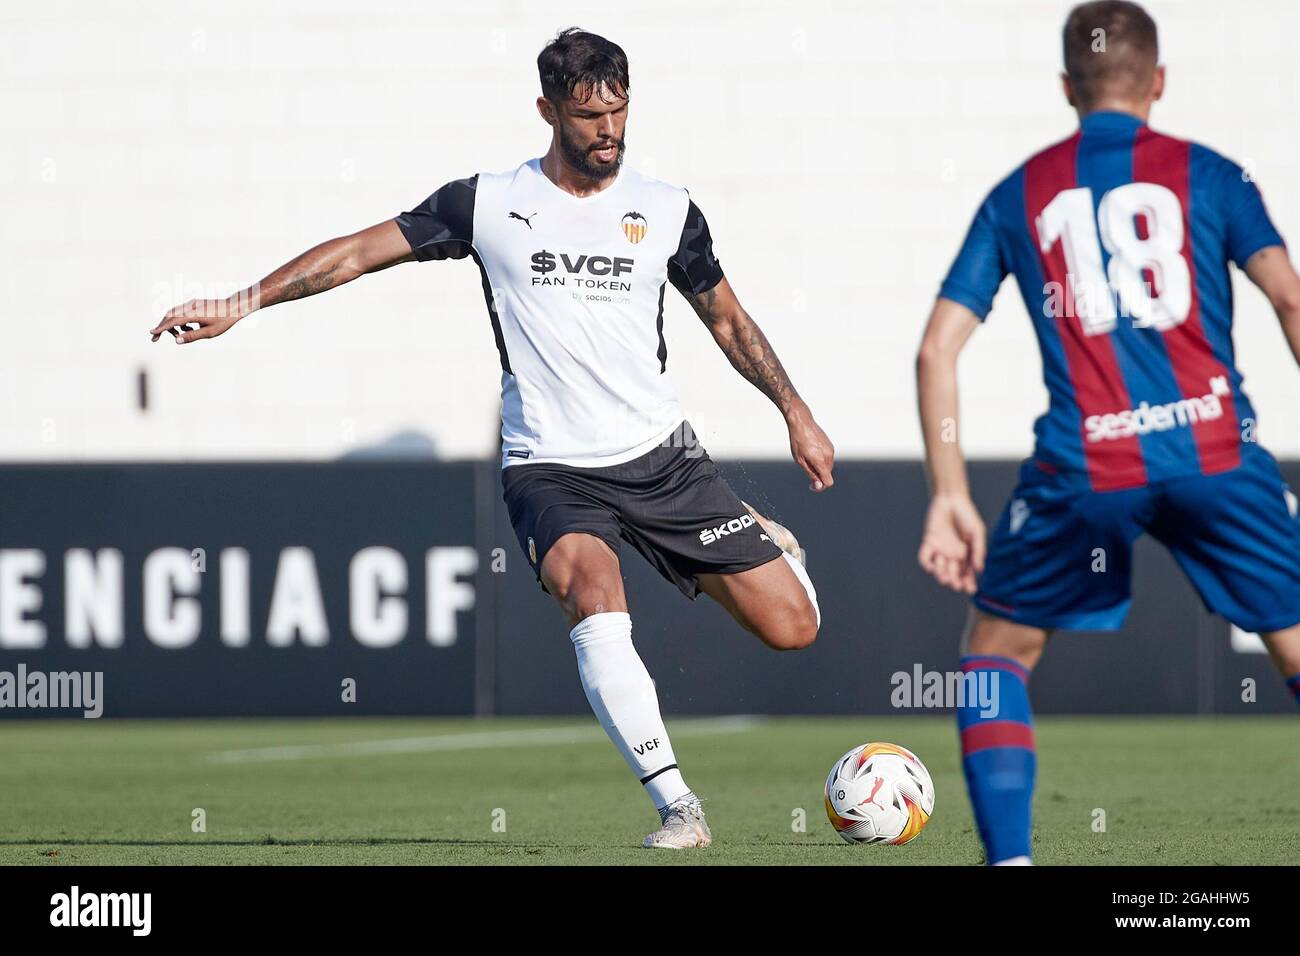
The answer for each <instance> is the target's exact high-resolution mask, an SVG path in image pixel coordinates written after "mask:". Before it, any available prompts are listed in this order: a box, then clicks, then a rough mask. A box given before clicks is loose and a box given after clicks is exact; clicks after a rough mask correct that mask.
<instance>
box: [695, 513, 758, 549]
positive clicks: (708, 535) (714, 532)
mask: <svg viewBox="0 0 1300 956" xmlns="http://www.w3.org/2000/svg"><path fill="white" fill-rule="evenodd" d="M753 524H754V516H753V515H751V514H743V515H741V516H740V517H738V518H732V519H731V520H730V521H728V522H726V523H725V524H720V525H718V526H717V527H716V528H705V529H704V530H703V531H701V532H700V544H704V545H709V544H713V542H715V541H717V540H718V539H719V538H725V537H726V536H727V535H729V534H735V533H736V532H737V531H744V530H745V529H746V528H748V527H751V526H752V525H753Z"/></svg>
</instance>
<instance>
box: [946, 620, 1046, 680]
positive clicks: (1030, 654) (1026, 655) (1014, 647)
mask: <svg viewBox="0 0 1300 956" xmlns="http://www.w3.org/2000/svg"><path fill="white" fill-rule="evenodd" d="M1047 638H1048V632H1047V631H1044V630H1042V629H1040V628H1036V627H1027V626H1025V625H1023V624H1017V623H1015V622H1014V621H1008V620H1005V619H1003V618H1000V617H993V616H992V615H989V614H983V613H977V614H976V615H975V617H974V620H973V621H972V623H971V626H970V631H969V635H968V637H967V639H966V646H965V649H964V651H963V653H964V654H966V655H967V656H971V657H1006V658H1009V659H1010V660H1013V661H1016V662H1017V663H1018V664H1020V665H1021V666H1022V667H1024V668H1026V669H1028V670H1033V669H1034V667H1035V666H1036V665H1037V664H1038V659H1039V658H1040V657H1041V656H1042V654H1043V648H1044V647H1045V646H1046V644H1047Z"/></svg>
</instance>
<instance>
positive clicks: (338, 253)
mask: <svg viewBox="0 0 1300 956" xmlns="http://www.w3.org/2000/svg"><path fill="white" fill-rule="evenodd" d="M414 258H415V255H414V253H412V251H411V246H410V243H408V242H407V240H406V238H405V237H404V236H403V235H402V232H401V230H400V229H398V227H397V224H396V223H395V222H394V221H393V220H391V219H390V220H388V221H386V222H381V223H379V225H377V226H371V227H370V228H369V229H363V230H361V231H360V232H357V233H353V234H352V235H350V236H342V237H340V238H338V239H331V240H329V241H328V242H323V243H321V244H320V245H319V246H315V247H314V248H312V249H308V250H307V251H306V252H304V253H303V254H302V255H300V256H298V258H296V259H293V260H292V261H290V262H287V263H285V264H284V265H282V266H281V267H280V268H278V269H276V270H275V271H274V272H272V273H271V274H270V275H269V276H267V277H266V278H265V279H263V280H262V281H261V282H259V283H257V284H256V285H252V286H249V287H248V288H247V289H244V290H243V291H242V292H238V293H236V294H235V295H232V296H231V297H230V298H228V299H191V300H190V301H189V302H186V303H185V304H184V305H179V306H177V307H175V308H174V309H172V310H170V311H169V312H168V313H167V314H166V315H165V316H163V317H162V320H161V321H160V322H159V323H158V324H157V325H156V326H154V327H153V328H152V329H150V330H149V334H150V336H152V338H153V341H155V342H157V341H158V339H159V338H160V337H161V336H162V334H163V333H164V332H170V333H171V334H172V335H173V336H174V337H175V339H176V341H177V342H178V343H181V344H185V343H188V342H196V341H198V340H199V339H210V338H215V337H216V336H218V335H220V334H221V333H223V332H225V331H226V330H227V329H229V328H230V327H231V326H232V325H234V324H235V323H236V322H238V321H239V320H240V319H242V318H244V317H246V316H248V315H250V314H251V313H253V312H256V311H257V310H258V309H264V308H266V307H267V306H268V305H275V304H276V303H278V302H288V301H290V300H291V299H302V298H305V297H306V296H309V295H315V294H316V293H318V292H324V291H325V290H327V289H333V288H335V287H336V286H341V285H343V284H344V283H345V282H351V281H352V280H353V279H355V278H357V277H358V276H363V275H365V274H366V273H368V272H378V271H380V270H381V269H387V268H388V267H389V266H395V265H397V264H398V263H399V262H410V261H412V260H413V259H414ZM191 325H198V328H197V329H193V328H190V326H191Z"/></svg>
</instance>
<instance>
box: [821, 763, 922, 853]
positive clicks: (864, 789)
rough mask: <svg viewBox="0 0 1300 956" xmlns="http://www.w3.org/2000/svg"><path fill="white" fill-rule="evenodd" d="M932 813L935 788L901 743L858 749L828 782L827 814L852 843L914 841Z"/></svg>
mask: <svg viewBox="0 0 1300 956" xmlns="http://www.w3.org/2000/svg"><path fill="white" fill-rule="evenodd" d="M933 812H934V784H933V783H932V782H931V781H930V774H929V771H927V770H926V769H925V764H923V763H921V761H920V760H919V759H917V756H916V754H914V753H912V752H911V751H910V750H906V749H904V748H903V747H899V746H898V745H897V744H883V743H873V744H863V745H862V746H861V747H854V748H853V749H852V750H850V751H849V752H848V753H846V754H845V755H844V756H843V757H841V758H840V759H839V760H837V761H835V766H834V767H832V768H831V775H830V776H829V777H827V778H826V815H827V816H828V817H830V820H831V825H832V826H833V827H835V832H836V833H838V834H839V835H840V836H842V837H843V838H844V839H845V840H847V841H848V842H849V843H892V844H894V845H895V846H901V845H902V844H904V843H907V842H909V841H911V840H914V839H915V838H916V836H917V834H919V833H920V832H921V830H922V829H923V828H924V827H925V824H926V821H928V820H929V819H930V814H932V813H933Z"/></svg>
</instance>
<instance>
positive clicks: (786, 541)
mask: <svg viewBox="0 0 1300 956" xmlns="http://www.w3.org/2000/svg"><path fill="white" fill-rule="evenodd" d="M741 504H742V505H744V506H745V507H746V508H748V509H749V513H750V514H752V515H753V516H754V520H755V521H757V522H758V523H759V524H760V525H762V527H763V530H764V531H765V532H767V536H768V537H769V538H770V539H771V540H772V543H773V544H774V545H776V546H777V547H778V548H780V549H781V550H782V551H784V552H785V553H786V554H788V555H790V557H792V558H794V559H795V560H796V561H798V562H799V563H800V564H802V565H803V566H804V567H807V566H808V553H807V552H806V551H804V549H803V548H801V547H799V540H798V539H797V538H796V537H795V536H794V533H793V532H792V531H791V530H790V529H789V528H787V527H786V526H785V525H783V524H779V523H777V522H775V521H773V520H772V519H771V518H765V517H763V516H762V515H761V514H759V513H758V512H757V511H755V510H754V506H753V505H751V504H749V503H748V502H746V501H742V502H741Z"/></svg>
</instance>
